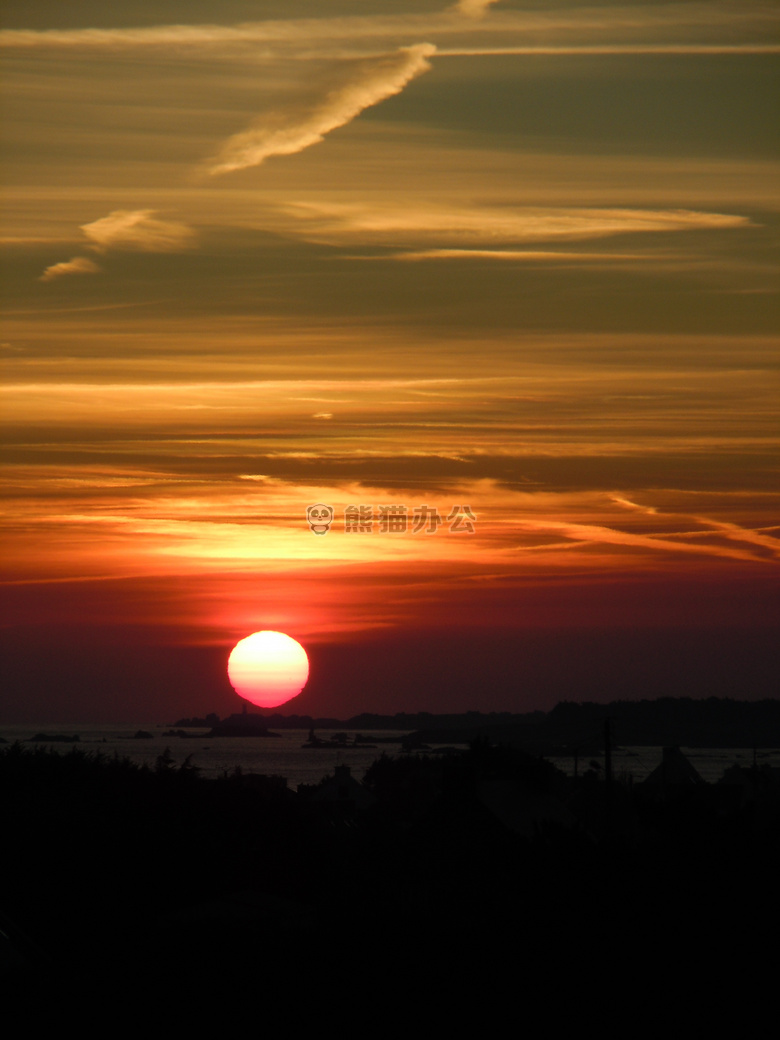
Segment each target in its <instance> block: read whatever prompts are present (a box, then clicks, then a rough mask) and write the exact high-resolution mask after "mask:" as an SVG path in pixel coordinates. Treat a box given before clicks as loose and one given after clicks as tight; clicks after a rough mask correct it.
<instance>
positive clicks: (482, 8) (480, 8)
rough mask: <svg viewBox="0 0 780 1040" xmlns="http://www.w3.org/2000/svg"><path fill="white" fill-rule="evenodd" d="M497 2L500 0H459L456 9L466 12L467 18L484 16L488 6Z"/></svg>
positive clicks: (462, 12)
mask: <svg viewBox="0 0 780 1040" xmlns="http://www.w3.org/2000/svg"><path fill="white" fill-rule="evenodd" d="M497 3H498V0H458V2H457V3H456V4H455V10H456V11H460V13H461V14H465V15H466V17H467V18H484V16H485V15H486V14H487V12H488V8H489V7H492V6H493V4H497Z"/></svg>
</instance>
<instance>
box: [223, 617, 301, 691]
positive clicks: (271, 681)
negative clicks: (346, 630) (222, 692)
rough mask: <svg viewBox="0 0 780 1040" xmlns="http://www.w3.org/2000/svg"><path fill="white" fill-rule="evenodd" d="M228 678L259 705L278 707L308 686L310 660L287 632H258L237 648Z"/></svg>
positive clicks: (237, 644) (233, 654) (233, 651)
mask: <svg viewBox="0 0 780 1040" xmlns="http://www.w3.org/2000/svg"><path fill="white" fill-rule="evenodd" d="M228 678H229V679H230V683H231V685H232V687H233V689H234V690H235V691H236V693H237V694H238V695H239V697H243V698H244V700H247V701H249V702H250V703H251V704H256V705H257V706H258V707H259V708H276V707H278V706H279V705H280V704H285V703H286V702H287V701H289V700H291V699H292V698H293V697H295V696H297V695H298V694H299V693H300V692H301V690H302V689H303V687H304V686H305V685H306V680H307V679H308V678H309V659H308V657H307V656H306V651H305V650H304V649H303V647H302V646H301V644H300V643H299V642H297V641H296V640H295V639H292V638H291V637H290V636H287V635H285V634H284V633H283V632H268V631H264V632H254V633H253V634H252V635H251V636H247V637H246V639H242V640H240V641H239V642H238V643H236V645H235V646H234V647H233V650H232V652H231V654H230V657H229V658H228Z"/></svg>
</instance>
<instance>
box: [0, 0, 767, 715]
mask: <svg viewBox="0 0 780 1040" xmlns="http://www.w3.org/2000/svg"><path fill="white" fill-rule="evenodd" d="M779 41H780V6H779V5H778V4H776V3H767V2H754V0H740V2H719V0H715V2H704V3H664V2H659V3H647V2H637V0H634V2H619V3H613V4H602V5H601V6H588V5H587V4H584V3H581V2H576V0H568V2H563V0H560V2H559V0H529V2H520V0H495V2H490V0H460V3H457V4H454V5H453V6H449V7H448V6H446V5H444V4H440V3H439V2H434V0H221V2H220V3H215V2H209V0H187V2H186V3H185V2H184V0H154V2H152V0H127V2H125V3H123V4H105V3H102V4H99V3H97V2H96V0H69V2H68V3H62V0H26V2H25V3H24V4H21V3H17V4H9V5H6V12H5V19H4V23H3V29H2V31H0V55H1V57H2V64H3V70H4V73H3V84H2V86H3V94H4V116H3V137H4V144H5V147H4V153H3V155H4V158H3V162H4V171H3V173H4V197H5V206H4V214H3V226H2V233H3V240H2V254H3V260H4V264H3V295H4V300H3V302H4V320H3V329H2V334H1V335H2V345H1V347H0V350H1V352H2V358H3V364H4V366H5V375H4V378H3V382H2V388H1V393H2V399H3V403H2V422H3V427H4V431H3V442H4V454H3V464H4V465H3V469H4V473H3V476H4V481H3V483H4V487H5V503H4V508H3V517H2V531H1V532H0V537H1V538H2V543H3V547H4V548H3V554H4V566H3V593H4V595H3V601H4V630H3V650H4V657H5V659H6V666H5V670H6V679H5V683H4V687H5V688H4V692H3V697H2V699H3V703H4V708H3V709H2V712H0V714H1V715H2V718H3V719H4V720H6V721H20V722H21V721H31V722H38V721H41V722H43V721H62V722H69V721H82V720H83V721H89V720H94V721H106V722H110V721H135V720H138V721H143V720H156V721H163V722H164V721H170V720H172V719H174V718H176V717H178V716H180V715H184V714H187V715H191V714H201V713H205V712H208V711H217V712H219V713H220V714H223V715H224V714H228V713H229V712H231V711H236V710H240V707H241V703H242V702H240V701H239V699H238V697H237V696H236V695H235V694H234V693H233V691H232V689H231V687H230V684H229V683H228V680H227V676H226V663H227V657H228V654H229V653H230V650H231V649H232V647H233V645H234V644H235V643H236V642H237V641H238V640H239V639H241V638H243V637H245V636H247V635H249V634H250V633H251V632H254V631H257V630H260V629H274V630H279V631H282V632H286V633H288V634H289V635H290V636H292V637H294V638H295V639H297V640H299V641H300V642H301V643H302V644H303V645H304V646H305V647H306V649H307V651H308V653H309V658H310V663H311V678H310V680H309V684H308V686H307V687H306V689H305V690H304V692H303V693H302V694H301V695H300V696H299V697H298V698H296V699H295V700H294V701H292V702H290V704H289V706H288V709H289V711H291V712H292V711H295V712H298V713H309V714H315V715H333V716H341V717H346V716H347V715H350V714H355V713H358V712H361V711H375V712H389V713H393V712H396V711H417V710H425V711H445V712H446V711H464V710H469V709H473V710H480V711H503V710H513V711H530V710H534V709H537V708H541V709H548V708H550V707H552V706H553V705H554V704H555V703H556V701H558V700H561V699H569V700H580V699H588V700H609V699H613V698H618V697H655V696H662V695H676V696H679V695H690V696H696V697H702V696H709V695H711V694H716V695H719V696H734V697H743V698H756V697H759V696H770V695H772V696H773V695H776V677H777V674H778V653H777V643H778V638H777V632H778V614H779V613H780V612H779V611H778V597H777V590H778V576H779V575H780V570H779V568H778V563H779V560H778V549H779V547H780V519H779V517H780V512H779V510H778V505H779V504H780V481H778V440H779V439H780V436H779V435H780V423H779V422H778V384H777V377H776V373H777V362H778V307H777V303H778V287H779V286H780V280H779V279H778V266H779V265H778V253H777V244H778V228H779V227H780V220H779V219H778V210H779V209H780V206H779V203H780V190H779V188H780V161H779V160H780V138H779V135H778V103H777V98H778V97H780V83H778V79H779V78H780V77H778V65H779V57H780V42H779ZM314 503H323V504H326V505H330V506H331V507H332V508H333V510H334V519H333V523H332V525H331V528H330V530H329V531H328V532H327V533H326V534H324V535H318V534H315V533H313V532H312V531H311V530H310V529H309V526H308V524H307V522H306V508H307V506H309V505H312V504H314ZM350 506H355V507H357V506H364V507H367V509H364V511H363V513H364V515H366V514H367V513H368V512H370V513H371V514H372V520H373V526H372V527H371V529H370V530H367V531H361V530H348V529H347V527H346V525H345V510H346V509H347V508H348V507H350ZM387 506H394V507H399V506H400V507H404V508H405V509H406V515H407V530H406V531H389V530H385V529H384V525H385V521H386V519H387V517H386V515H385V512H384V511H383V510H382V509H381V508H380V507H387ZM424 507H427V510H426V509H424ZM469 515H470V516H472V517H473V518H474V519H473V520H470V519H469ZM431 517H432V518H433V523H429V522H425V524H424V526H423V521H429V520H430V519H431ZM437 517H438V520H439V521H440V522H438V521H437ZM448 517H451V519H449V520H448ZM415 527H421V528H422V529H420V530H417V531H415V530H414V528H415ZM455 528H458V529H457V530H456V529H455Z"/></svg>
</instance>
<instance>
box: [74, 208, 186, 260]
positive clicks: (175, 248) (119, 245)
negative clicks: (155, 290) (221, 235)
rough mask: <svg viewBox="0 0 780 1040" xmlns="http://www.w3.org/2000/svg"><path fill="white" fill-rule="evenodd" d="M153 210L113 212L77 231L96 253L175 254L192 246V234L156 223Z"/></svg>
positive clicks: (183, 228) (180, 227)
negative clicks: (129, 251) (131, 251)
mask: <svg viewBox="0 0 780 1040" xmlns="http://www.w3.org/2000/svg"><path fill="white" fill-rule="evenodd" d="M155 212H156V211H155V210H153V209H133V210H130V209H116V210H114V211H113V212H112V213H109V214H108V216H107V217H101V218H100V220H94V221H93V222H92V223H91V224H82V225H81V230H82V231H83V232H84V234H85V235H86V236H87V238H88V239H89V240H90V242H91V243H92V248H93V249H95V250H97V251H98V252H105V251H106V250H108V249H119V250H138V251H140V252H143V253H178V252H180V251H181V250H183V249H191V248H192V247H193V246H194V245H195V240H196V236H195V232H194V231H193V230H192V228H191V227H188V226H187V225H186V224H180V223H178V222H176V221H172V220H159V219H158V218H157V217H156V216H155V215H154V214H155Z"/></svg>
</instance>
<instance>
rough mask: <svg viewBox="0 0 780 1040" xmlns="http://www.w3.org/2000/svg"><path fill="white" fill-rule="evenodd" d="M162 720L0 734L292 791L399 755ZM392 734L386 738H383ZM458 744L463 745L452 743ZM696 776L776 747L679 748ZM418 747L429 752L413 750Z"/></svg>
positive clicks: (656, 750)
mask: <svg viewBox="0 0 780 1040" xmlns="http://www.w3.org/2000/svg"><path fill="white" fill-rule="evenodd" d="M167 729H168V727H163V726H155V725H152V726H150V725H148V724H147V725H143V724H140V725H137V726H132V725H131V726H102V725H85V724H83V723H81V724H76V725H72V726H65V725H61V724H59V723H57V724H51V725H39V726H37V727H31V726H4V727H0V738H2V739H4V740H5V741H7V742H9V743H12V742H13V741H17V740H18V741H21V742H22V743H23V744H24V745H25V746H26V747H33V746H39V747H40V746H42V747H51V748H52V749H54V750H56V751H58V752H60V753H62V754H67V753H68V751H70V750H71V749H72V748H74V747H75V748H79V749H80V750H82V751H87V752H89V751H93V752H100V753H101V754H104V755H108V756H111V757H113V756H114V755H118V756H119V757H120V758H128V759H130V760H131V761H132V762H135V763H137V764H138V765H146V766H149V767H150V768H152V769H153V768H154V767H155V765H156V764H157V760H158V758H160V756H162V755H165V754H166V749H167V754H169V756H170V757H171V758H172V760H173V765H174V767H180V766H181V765H182V764H183V763H184V762H185V760H187V759H189V762H190V765H192V766H195V767H196V768H197V769H198V770H199V772H200V775H201V776H204V777H210V778H216V777H221V776H224V775H225V774H228V775H230V774H232V773H234V772H235V770H236V769H240V770H242V771H243V772H244V773H262V774H265V775H267V776H282V777H284V778H285V780H286V781H287V786H288V787H289V788H290V789H291V790H293V791H294V790H296V789H297V787H298V785H299V784H314V783H317V782H318V781H319V780H321V779H322V778H323V777H325V776H329V775H332V774H333V771H334V769H335V767H336V766H339V765H346V766H349V768H350V770H351V772H352V775H353V776H354V777H355V778H356V779H357V780H362V779H363V776H364V775H365V773H366V770H367V769H368V768H369V766H370V765H371V764H372V763H373V762H375V761H376V759H377V758H379V757H380V756H381V755H382V754H387V755H399V754H402V751H401V741H402V739H403V737H404V736H405V735H406V732H408V731H404V732H400V731H396V732H393V731H388V730H381V731H379V730H377V731H373V732H372V731H367V732H366V731H363V732H362V733H361V738H362V743H374V742H375V741H376V746H375V747H352V746H350V743H349V741H352V740H353V739H354V737H355V735H356V734H355V732H353V731H348V730H346V731H345V730H343V729H342V730H340V731H339V732H347V734H348V741H347V743H346V744H345V745H344V746H343V747H339V748H307V747H303V744H304V743H305V742H306V740H307V739H308V736H309V731H308V730H297V729H286V730H279V731H278V736H274V737H210V736H209V735H208V733H209V731H208V730H197V729H190V730H185V731H184V732H186V733H187V736H186V737H179V736H170V735H168V736H165V735H164V734H165V733H166V731H167ZM138 731H145V732H147V733H150V734H151V737H148V738H136V737H135V736H134V735H135V733H137V732H138ZM37 733H44V734H46V735H48V736H51V737H57V736H66V737H73V736H78V738H79V739H78V741H76V742H73V743H65V742H59V741H56V742H48V741H43V742H40V743H38V744H37V745H36V744H32V743H30V741H31V739H32V737H33V736H35V735H36V734H37ZM333 735H334V734H333V732H330V731H328V730H324V729H322V730H317V736H319V737H320V738H321V739H323V740H329V739H332V737H333ZM388 738H393V742H392V743H386V741H387V740H388ZM453 746H454V747H455V748H456V749H457V748H464V749H465V747H466V745H453ZM682 751H683V753H684V754H685V755H686V757H687V758H688V759H689V761H690V763H691V765H692V766H693V767H694V769H696V771H697V772H698V773H699V775H700V776H701V777H702V779H703V780H706V781H707V782H708V783H715V782H717V781H718V780H720V778H721V777H722V776H723V773H724V772H725V770H726V769H728V768H729V766H732V765H735V764H737V765H742V766H746V767H748V766H752V765H753V764H754V763H755V764H757V765H764V764H766V765H770V766H775V767H778V768H780V749H759V750H756V751H753V750H752V749H749V748H717V749H711V748H683V749H682ZM413 753H415V754H425V753H431V752H425V751H421V752H413ZM432 753H434V754H440V753H444V752H443V745H439V744H435V745H432ZM662 755H663V749H662V748H660V747H619V748H614V749H613V751H612V770H613V774H614V776H615V777H616V778H617V779H618V780H624V781H628V780H629V779H630V780H631V781H633V782H635V783H638V782H640V781H642V780H644V779H645V777H646V776H648V775H649V774H650V773H651V772H652V771H653V770H654V769H655V768H656V766H657V765H659V763H660V762H661V759H662ZM550 761H551V762H552V763H553V764H554V765H555V766H557V767H558V768H559V769H560V770H561V771H562V772H563V773H565V774H566V775H567V776H572V775H573V774H574V760H573V759H572V758H563V757H557V756H556V757H553V756H551V757H550ZM594 766H595V768H596V771H597V773H599V775H603V770H604V760H603V756H598V755H597V756H593V755H588V756H581V757H580V759H579V762H578V763H577V769H578V772H579V773H580V775H582V773H584V772H585V771H586V770H587V769H589V768H594Z"/></svg>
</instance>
